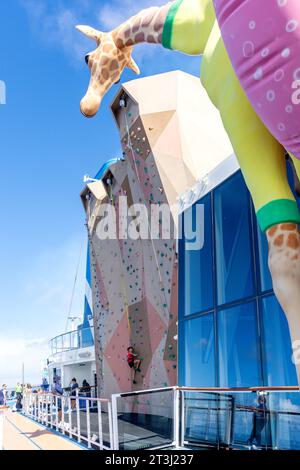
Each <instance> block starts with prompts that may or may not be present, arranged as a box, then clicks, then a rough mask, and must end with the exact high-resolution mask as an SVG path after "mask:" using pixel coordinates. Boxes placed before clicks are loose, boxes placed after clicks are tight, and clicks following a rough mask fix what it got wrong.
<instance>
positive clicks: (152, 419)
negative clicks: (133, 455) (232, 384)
mask: <svg viewBox="0 0 300 470" xmlns="http://www.w3.org/2000/svg"><path fill="white" fill-rule="evenodd" d="M112 412H113V430H114V433H113V434H114V437H113V446H114V449H116V450H137V449H145V448H147V449H155V448H168V447H175V448H185V447H188V446H193V447H194V446H201V447H207V448H209V447H211V448H219V449H220V448H227V449H237V448H238V449H255V448H259V449H285V450H290V449H291V450H295V449H300V393H299V389H298V387H260V388H243V389H241V388H239V389H229V388H224V389H221V388H189V387H173V388H172V387H171V388H163V389H154V390H145V391H142V392H131V393H123V394H116V395H113V396H112ZM128 436H130V437H128Z"/></svg>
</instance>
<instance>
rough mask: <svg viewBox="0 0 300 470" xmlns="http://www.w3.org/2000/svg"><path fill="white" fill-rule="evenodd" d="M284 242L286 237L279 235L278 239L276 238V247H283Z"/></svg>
mask: <svg viewBox="0 0 300 470" xmlns="http://www.w3.org/2000/svg"><path fill="white" fill-rule="evenodd" d="M283 240H284V235H282V234H281V235H279V236H278V237H276V238H275V241H274V246H278V247H280V246H282V245H283Z"/></svg>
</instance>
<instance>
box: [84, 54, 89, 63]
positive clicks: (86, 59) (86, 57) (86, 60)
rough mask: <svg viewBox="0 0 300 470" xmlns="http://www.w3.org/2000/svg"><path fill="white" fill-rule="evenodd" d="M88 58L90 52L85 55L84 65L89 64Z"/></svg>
mask: <svg viewBox="0 0 300 470" xmlns="http://www.w3.org/2000/svg"><path fill="white" fill-rule="evenodd" d="M89 60H90V54H87V55H86V56H85V63H86V65H89Z"/></svg>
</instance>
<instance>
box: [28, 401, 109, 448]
mask: <svg viewBox="0 0 300 470" xmlns="http://www.w3.org/2000/svg"><path fill="white" fill-rule="evenodd" d="M23 413H24V414H25V415H26V416H27V417H29V418H31V419H33V420H35V421H37V422H38V423H40V424H42V425H44V426H47V427H49V428H50V429H52V430H55V431H57V432H60V433H62V434H63V435H65V436H67V437H69V438H70V439H75V440H77V442H78V443H79V444H80V443H82V444H85V445H87V448H88V449H98V450H112V449H113V447H112V446H113V431H112V409H111V403H110V401H109V400H106V399H102V398H92V397H83V396H79V394H78V393H77V394H76V396H59V395H54V394H52V393H29V394H24V397H23Z"/></svg>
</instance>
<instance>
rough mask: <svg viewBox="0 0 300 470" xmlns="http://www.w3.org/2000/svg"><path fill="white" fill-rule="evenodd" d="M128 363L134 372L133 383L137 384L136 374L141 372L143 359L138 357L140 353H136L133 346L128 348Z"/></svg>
mask: <svg viewBox="0 0 300 470" xmlns="http://www.w3.org/2000/svg"><path fill="white" fill-rule="evenodd" d="M127 364H128V365H129V367H130V369H131V373H132V383H133V384H134V385H136V383H137V382H136V380H135V374H136V372H141V368H140V367H141V364H142V361H141V359H138V355H137V354H135V352H134V349H133V347H132V346H129V348H127Z"/></svg>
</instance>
